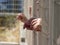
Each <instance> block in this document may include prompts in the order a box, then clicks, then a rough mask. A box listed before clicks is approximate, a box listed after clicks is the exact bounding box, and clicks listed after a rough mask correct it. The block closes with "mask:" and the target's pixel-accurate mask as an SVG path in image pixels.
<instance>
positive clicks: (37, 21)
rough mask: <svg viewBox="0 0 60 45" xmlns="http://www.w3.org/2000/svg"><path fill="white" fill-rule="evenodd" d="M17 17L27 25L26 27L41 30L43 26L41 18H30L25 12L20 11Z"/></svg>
mask: <svg viewBox="0 0 60 45" xmlns="http://www.w3.org/2000/svg"><path fill="white" fill-rule="evenodd" d="M17 19H18V20H20V21H22V22H23V23H24V25H25V26H24V28H27V29H29V30H35V31H41V28H42V27H41V21H42V19H41V18H35V19H33V20H31V19H29V20H28V19H27V18H26V16H25V15H24V14H23V13H19V14H18V16H17ZM28 24H30V26H29V27H28V26H26V25H28ZM31 27H32V28H31Z"/></svg>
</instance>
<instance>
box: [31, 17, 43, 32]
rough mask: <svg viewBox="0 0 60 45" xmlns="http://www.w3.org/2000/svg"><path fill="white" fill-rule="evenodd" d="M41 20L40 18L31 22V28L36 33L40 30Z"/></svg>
mask: <svg viewBox="0 0 60 45" xmlns="http://www.w3.org/2000/svg"><path fill="white" fill-rule="evenodd" d="M41 22H42V19H41V18H36V19H34V20H32V21H31V25H30V26H31V27H33V29H34V30H36V31H41V29H42V24H41Z"/></svg>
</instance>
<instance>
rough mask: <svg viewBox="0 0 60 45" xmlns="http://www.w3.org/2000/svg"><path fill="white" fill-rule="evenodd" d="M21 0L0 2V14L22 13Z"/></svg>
mask: <svg viewBox="0 0 60 45" xmlns="http://www.w3.org/2000/svg"><path fill="white" fill-rule="evenodd" d="M22 11H23V7H22V0H0V12H15V13H18V12H22Z"/></svg>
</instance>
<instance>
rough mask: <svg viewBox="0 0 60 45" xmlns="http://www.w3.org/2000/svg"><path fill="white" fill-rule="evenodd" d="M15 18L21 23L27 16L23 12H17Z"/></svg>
mask: <svg viewBox="0 0 60 45" xmlns="http://www.w3.org/2000/svg"><path fill="white" fill-rule="evenodd" d="M17 19H18V20H20V21H22V22H23V23H25V21H27V18H26V16H25V15H24V14H23V13H19V14H18V16H17Z"/></svg>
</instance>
